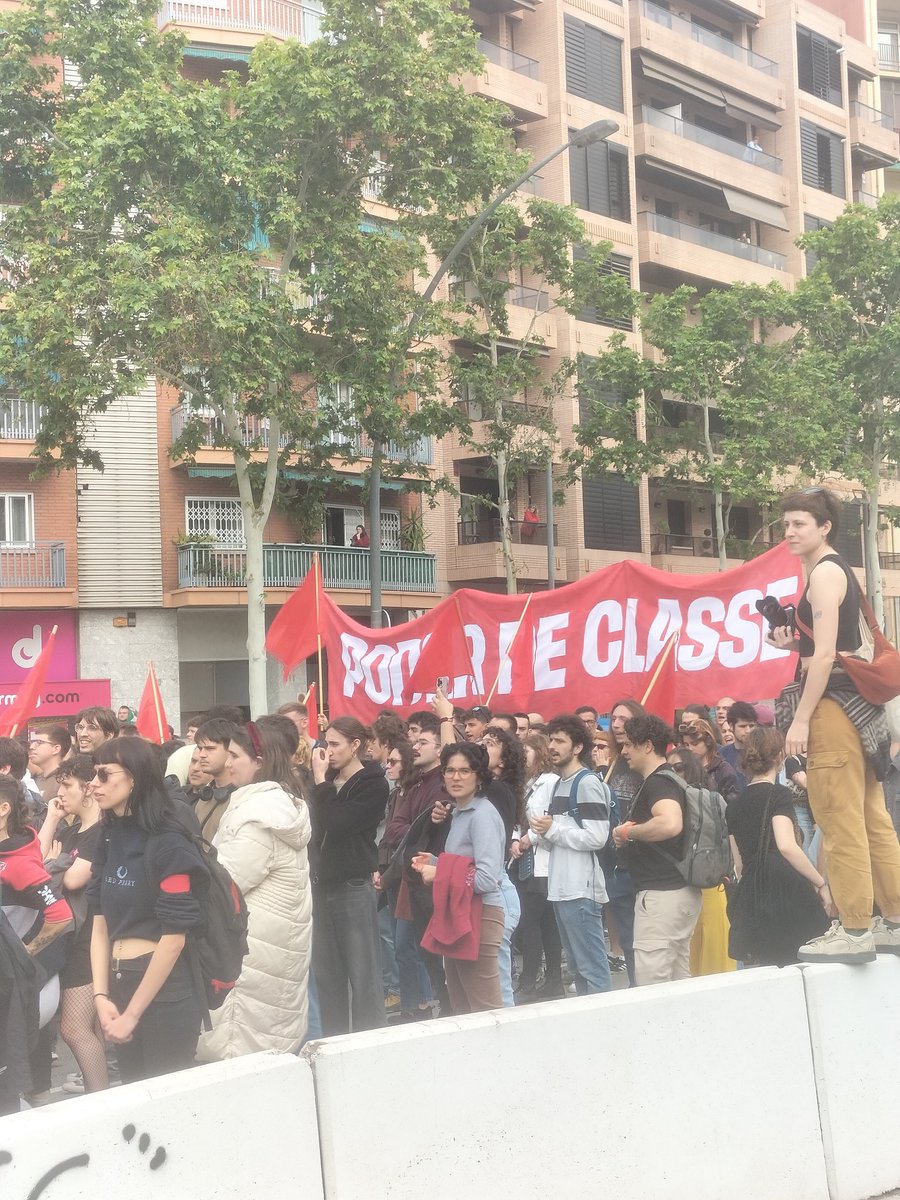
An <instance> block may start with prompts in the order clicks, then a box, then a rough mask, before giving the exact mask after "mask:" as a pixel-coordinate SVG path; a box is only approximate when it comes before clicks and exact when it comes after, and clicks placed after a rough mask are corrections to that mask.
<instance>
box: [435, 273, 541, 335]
mask: <svg viewBox="0 0 900 1200" xmlns="http://www.w3.org/2000/svg"><path fill="white" fill-rule="evenodd" d="M450 298H451V300H456V301H458V300H462V299H465V300H469V301H472V302H473V303H474V302H476V301H477V299H478V288H477V287H476V286H475V284H474V283H471V282H465V283H463V282H462V281H460V280H453V281H451V283H450ZM506 304H507V308H506V323H507V326H508V327H509V338H508V340H509V341H512V342H513V343H523V342H524V343H537V344H539V345H542V346H545V347H550V348H552V347H555V346H556V342H557V328H556V318H555V315H554V313H552V312H551V311H550V298H549V296H548V295H547V293H546V292H545V291H543V290H542V289H540V288H533V287H526V286H524V285H523V284H518V283H516V284H513V283H511V284H510V285H509V288H508V290H507V294H506ZM456 316H457V319H458V320H459V321H460V322H463V321H466V320H474V321H475V323H476V324H477V325H478V327H479V328H484V327H485V326H486V322H485V321H484V318H483V317H482V316H480V315H477V316H475V317H472V316H470V315H469V314H466V313H457V314H456ZM501 340H502V341H504V342H505V341H506V340H507V339H506V338H503V339H501Z"/></svg>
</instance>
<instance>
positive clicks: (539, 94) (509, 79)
mask: <svg viewBox="0 0 900 1200" xmlns="http://www.w3.org/2000/svg"><path fill="white" fill-rule="evenodd" d="M478 48H479V50H480V51H481V53H482V54H483V55H484V57H485V59H486V60H487V61H486V62H485V64H484V69H483V70H482V71H481V73H480V74H478V75H469V74H467V75H464V76H463V82H464V84H465V87H466V90H467V91H469V92H472V93H474V94H475V95H476V96H484V97H486V98H487V99H489V100H499V101H500V102H501V103H502V104H505V105H506V106H507V107H508V108H511V109H512V111H513V113H514V114H515V117H516V119H517V120H518V121H523V122H525V121H540V120H542V119H543V118H544V117H546V115H547V90H546V88H545V87H544V85H543V84H542V83H541V81H540V79H539V78H538V73H539V63H538V62H537V60H536V59H533V58H528V57H527V56H526V55H524V54H517V53H516V51H515V50H508V49H507V48H506V47H505V46H498V45H497V43H496V42H491V41H488V39H487V38H484V37H481V38H479V39H478Z"/></svg>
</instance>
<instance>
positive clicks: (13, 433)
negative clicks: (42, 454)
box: [0, 400, 44, 442]
mask: <svg viewBox="0 0 900 1200" xmlns="http://www.w3.org/2000/svg"><path fill="white" fill-rule="evenodd" d="M43 416H44V406H43V405H42V404H37V403H36V402H35V401H34V400H0V442H2V441H7V442H33V441H34V440H35V438H36V437H37V435H38V429H39V428H40V424H41V420H42V419H43Z"/></svg>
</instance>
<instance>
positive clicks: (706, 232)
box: [642, 212, 786, 271]
mask: <svg viewBox="0 0 900 1200" xmlns="http://www.w3.org/2000/svg"><path fill="white" fill-rule="evenodd" d="M642 215H643V216H644V217H645V218H646V220H647V226H648V228H650V229H653V230H655V232H656V233H662V234H665V235H666V236H667V237H674V238H680V239H681V241H684V242H693V243H694V245H696V246H706V247H707V248H708V249H710V250H719V251H721V252H722V253H723V254H731V255H733V256H734V257H735V258H744V259H747V261H748V262H755V263H759V264H760V266H763V267H771V268H772V269H773V270H775V271H783V270H784V266H785V261H786V260H785V257H784V255H783V254H776V253H775V251H774V250H764V249H763V248H762V246H754V245H753V244H752V243H751V242H742V241H741V240H740V239H739V238H733V237H726V236H725V235H724V234H722V233H713V231H712V230H711V229H701V228H700V227H699V226H698V225H685V223H684V222H683V221H675V220H673V218H672V217H662V216H660V215H659V213H652V212H648V213H643V214H642Z"/></svg>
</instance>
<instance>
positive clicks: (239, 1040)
mask: <svg viewBox="0 0 900 1200" xmlns="http://www.w3.org/2000/svg"><path fill="white" fill-rule="evenodd" d="M229 756H230V759H231V767H232V779H233V781H234V783H235V784H236V786H237V790H236V791H235V792H234V794H233V795H232V796H231V799H230V800H229V801H228V807H227V808H226V810H225V812H224V814H223V816H222V820H221V822H220V824H219V828H218V831H217V833H216V836H215V839H214V843H213V844H214V845H215V847H216V850H217V852H218V855H219V861H220V862H221V863H222V865H223V866H224V867H225V868H226V869H227V870H228V871H229V873H230V875H231V877H232V879H233V880H234V882H235V883H236V884H237V886H238V887H239V888H240V890H241V893H242V894H243V897H244V900H245V901H246V903H247V911H248V915H249V929H248V942H249V952H248V954H247V956H246V958H245V959H244V965H243V969H242V971H241V975H240V978H239V979H238V981H237V984H236V985H235V987H234V989H233V991H232V992H231V994H230V995H229V996H228V998H227V999H226V1000H225V1003H224V1004H223V1005H222V1007H221V1008H220V1009H218V1010H217V1011H216V1012H213V1013H211V1014H210V1015H211V1018H212V1025H213V1028H212V1031H211V1032H209V1033H203V1034H202V1035H201V1037H200V1044H199V1046H198V1047H197V1058H198V1060H199V1061H200V1062H218V1061H220V1060H222V1059H226V1058H237V1057H238V1056H239V1055H242V1054H253V1053H255V1052H257V1051H259V1050H277V1051H280V1052H282V1053H292V1052H293V1051H295V1050H296V1049H297V1048H298V1046H299V1045H300V1043H301V1042H302V1040H303V1037H304V1035H305V1033H306V1025H307V982H308V977H309V960H310V952H311V947H312V893H311V891H310V885H309V864H308V862H307V855H306V846H307V843H308V842H309V838H310V823H309V811H308V809H307V807H306V802H305V801H304V800H302V799H299V798H298V797H297V796H296V795H294V791H296V790H297V784H296V783H295V781H294V775H293V771H292V769H291V760H290V754H289V753H288V749H287V746H286V745H285V744H284V742H283V740H282V739H281V737H280V736H279V734H278V733H277V732H276V731H275V730H274V729H273V728H271V727H269V726H262V727H258V726H256V725H255V724H254V723H253V722H252V721H251V722H250V724H249V725H247V726H245V727H244V728H242V729H239V730H238V731H237V732H236V733H235V735H234V736H233V737H232V739H231V744H230V746H229Z"/></svg>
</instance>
